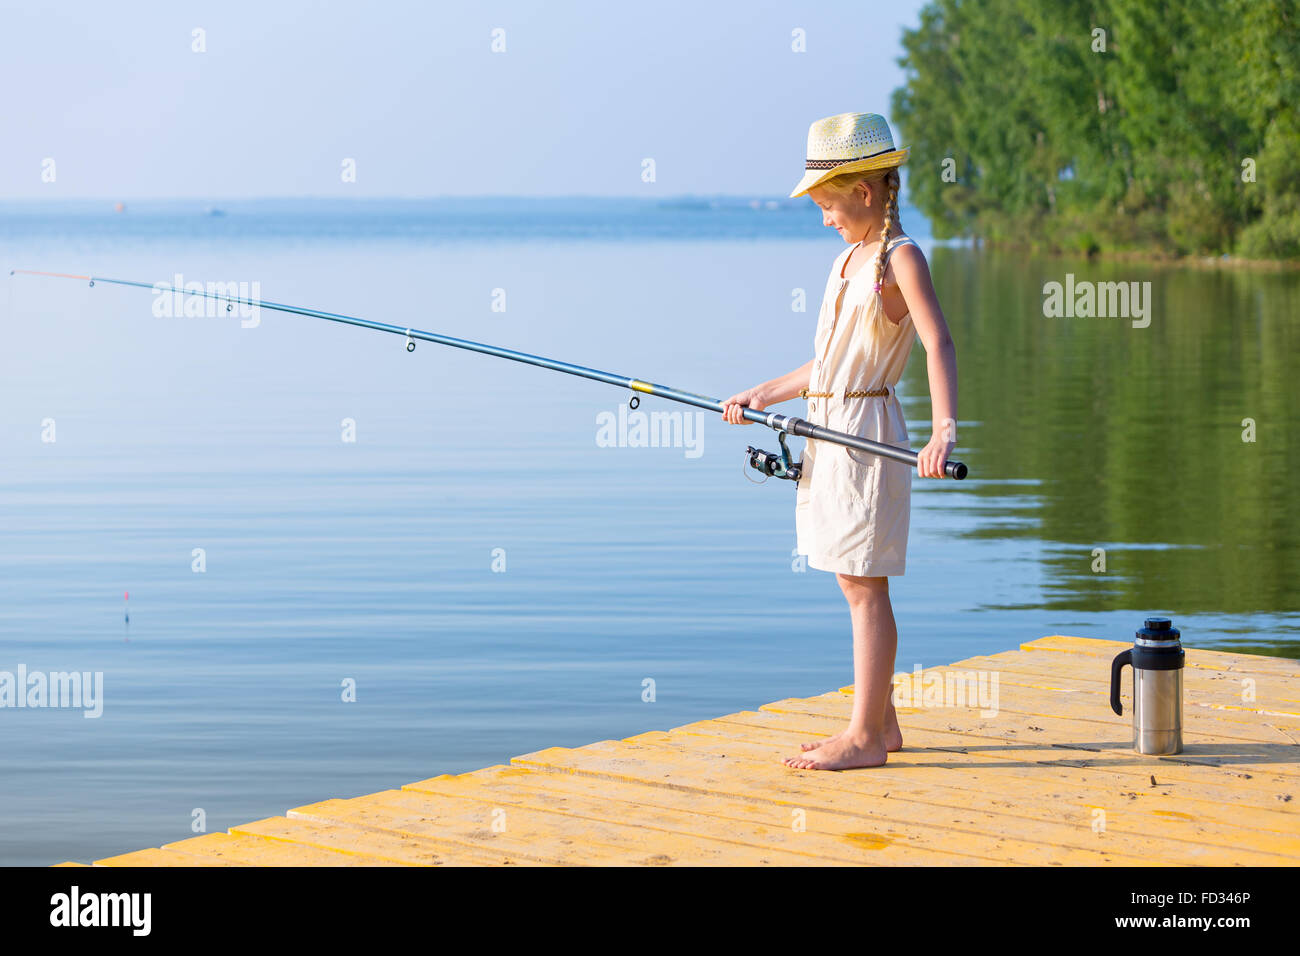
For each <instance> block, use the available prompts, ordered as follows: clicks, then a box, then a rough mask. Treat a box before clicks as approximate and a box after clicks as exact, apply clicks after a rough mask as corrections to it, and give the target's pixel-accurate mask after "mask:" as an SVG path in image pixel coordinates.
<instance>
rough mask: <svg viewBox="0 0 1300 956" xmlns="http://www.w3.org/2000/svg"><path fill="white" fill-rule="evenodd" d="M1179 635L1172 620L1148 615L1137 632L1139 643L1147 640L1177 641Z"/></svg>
mask: <svg viewBox="0 0 1300 956" xmlns="http://www.w3.org/2000/svg"><path fill="white" fill-rule="evenodd" d="M1179 637H1180V635H1179V633H1178V628H1176V627H1174V622H1173V621H1171V620H1169V618H1167V617H1149V618H1147V619H1146V621H1145V622H1144V623H1143V625H1142V630H1140V631H1138V632H1137V639H1138V641H1139V642H1140V643H1143V642H1147V641H1177V640H1178V639H1179Z"/></svg>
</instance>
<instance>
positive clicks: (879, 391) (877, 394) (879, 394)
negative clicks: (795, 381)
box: [799, 385, 889, 398]
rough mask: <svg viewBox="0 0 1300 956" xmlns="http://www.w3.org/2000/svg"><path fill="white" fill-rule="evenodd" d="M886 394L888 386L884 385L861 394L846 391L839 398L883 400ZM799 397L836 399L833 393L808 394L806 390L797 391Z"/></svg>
mask: <svg viewBox="0 0 1300 956" xmlns="http://www.w3.org/2000/svg"><path fill="white" fill-rule="evenodd" d="M888 394H889V386H888V385H886V386H884V387H883V388H870V389H867V390H866V391H861V392H850V391H846V392H845V393H844V394H843V396H840V397H843V398H884V397H885V396H886V395H888ZM799 397H800V398H835V397H837V396H836V395H835V393H834V392H810V391H808V389H806V388H801V389H799Z"/></svg>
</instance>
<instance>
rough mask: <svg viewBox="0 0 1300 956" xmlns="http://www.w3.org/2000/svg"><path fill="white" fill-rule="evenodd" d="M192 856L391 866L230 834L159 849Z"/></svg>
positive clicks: (367, 858) (370, 858)
mask: <svg viewBox="0 0 1300 956" xmlns="http://www.w3.org/2000/svg"><path fill="white" fill-rule="evenodd" d="M163 849H164V850H176V851H178V852H180V853H187V854H190V855H192V856H197V857H203V858H209V857H210V858H213V859H218V860H230V861H232V862H235V863H247V864H249V865H251V866H392V865H393V864H392V863H390V862H388V861H387V860H382V859H380V858H379V857H373V856H364V855H361V854H356V853H340V852H337V851H334V850H321V849H318V848H316V847H309V846H303V845H298V846H290V845H287V844H285V843H284V842H282V841H280V840H268V839H265V838H263V837H259V836H251V835H245V836H236V835H234V834H230V833H207V834H204V835H203V836H197V837H191V838H190V839H188V840H180V841H178V842H176V843H167V844H164V845H163Z"/></svg>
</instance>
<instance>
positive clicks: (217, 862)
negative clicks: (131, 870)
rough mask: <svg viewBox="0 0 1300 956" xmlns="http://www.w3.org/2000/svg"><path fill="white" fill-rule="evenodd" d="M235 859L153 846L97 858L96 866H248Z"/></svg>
mask: <svg viewBox="0 0 1300 956" xmlns="http://www.w3.org/2000/svg"><path fill="white" fill-rule="evenodd" d="M246 865H247V864H243V863H236V862H234V861H233V860H223V859H219V858H218V857H214V856H192V855H190V854H189V853H177V852H175V851H173V850H160V849H158V848H157V847H151V848H150V849H146V850H135V851H134V852H132V853H119V854H118V855H117V856H110V857H105V858H104V859H102V860H96V861H95V866H246Z"/></svg>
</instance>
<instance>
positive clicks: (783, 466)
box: [745, 432, 803, 484]
mask: <svg viewBox="0 0 1300 956" xmlns="http://www.w3.org/2000/svg"><path fill="white" fill-rule="evenodd" d="M777 441H779V442H780V443H781V453H780V454H779V455H778V454H777V453H776V452H771V451H763V449H761V448H755V447H754V446H753V445H750V446H749V447H748V448H746V449H745V453H746V454H747V455H749V467H750V468H753V469H754V470H755V471H759V472H762V473H763V474H764V475H766V476H767V477H769V478H787V479H789V480H790V481H798V480H799V476H800V475H801V474H803V462H802V461H791V460H790V446H789V445H787V444H786V443H785V432H777ZM758 484H762V482H758Z"/></svg>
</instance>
